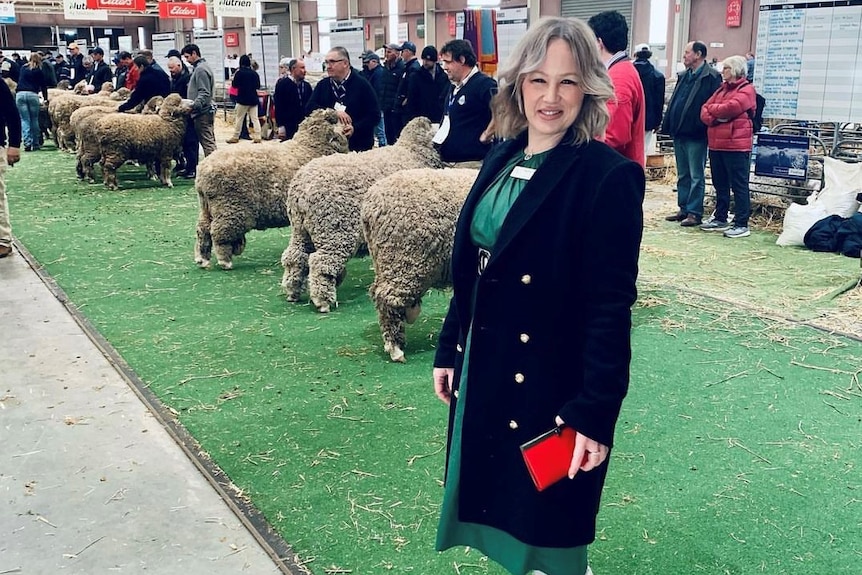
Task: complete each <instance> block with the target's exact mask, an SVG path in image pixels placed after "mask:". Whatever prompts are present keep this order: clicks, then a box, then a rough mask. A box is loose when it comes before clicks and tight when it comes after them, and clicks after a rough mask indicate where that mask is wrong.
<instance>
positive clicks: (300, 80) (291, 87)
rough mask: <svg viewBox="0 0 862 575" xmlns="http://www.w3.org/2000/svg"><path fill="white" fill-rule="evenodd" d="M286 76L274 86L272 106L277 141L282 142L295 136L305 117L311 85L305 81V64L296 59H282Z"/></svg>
mask: <svg viewBox="0 0 862 575" xmlns="http://www.w3.org/2000/svg"><path fill="white" fill-rule="evenodd" d="M281 63H282V64H283V65H284V68H285V70H287V74H286V75H285V76H284V77H282V78H280V79H279V80H278V82H276V84H275V94H274V95H273V100H272V101H273V105H274V106H275V123H276V125H277V126H278V139H279V140H281V141H282V142H283V141H285V140H289V139H291V138H292V137H293V135H294V134H296V130H297V129H298V128H299V124H300V123H301V122H302V121H303V120H304V119H305V117H306V116H307V114H306V112H305V108H306V106H308V101H309V100H310V99H311V92H312V90H311V84H309V83H308V82H306V81H305V62H303V61H302V60H299V59H296V58H284V59H282V61H281Z"/></svg>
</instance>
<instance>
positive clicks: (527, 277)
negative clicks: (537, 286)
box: [521, 274, 533, 285]
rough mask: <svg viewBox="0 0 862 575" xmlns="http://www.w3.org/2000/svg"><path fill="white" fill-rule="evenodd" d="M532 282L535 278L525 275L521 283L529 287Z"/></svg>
mask: <svg viewBox="0 0 862 575" xmlns="http://www.w3.org/2000/svg"><path fill="white" fill-rule="evenodd" d="M531 281H533V278H531V277H530V274H524V275H522V276H521V283H522V284H524V285H527V284H529V283H530V282H531Z"/></svg>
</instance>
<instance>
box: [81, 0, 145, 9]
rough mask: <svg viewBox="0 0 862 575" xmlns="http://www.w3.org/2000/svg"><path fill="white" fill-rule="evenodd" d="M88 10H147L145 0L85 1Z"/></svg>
mask: <svg viewBox="0 0 862 575" xmlns="http://www.w3.org/2000/svg"><path fill="white" fill-rule="evenodd" d="M87 8H89V9H90V10H123V11H134V12H143V11H144V10H146V9H147V1H146V0H87Z"/></svg>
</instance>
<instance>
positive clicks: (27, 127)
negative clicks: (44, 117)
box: [15, 53, 48, 152]
mask: <svg viewBox="0 0 862 575" xmlns="http://www.w3.org/2000/svg"><path fill="white" fill-rule="evenodd" d="M39 92H41V93H42V97H43V98H44V100H45V102H47V101H48V85H47V84H46V83H45V76H44V74H43V73H42V58H41V57H39V54H36V53H33V54H30V61H29V62H27V63H26V64H25V65H24V66H23V67H22V68H21V73H20V75H19V76H18V88H17V90H16V94H15V104H16V105H17V106H18V113H19V114H20V115H21V124H22V129H23V133H24V151H25V152H29V151H31V150H38V149H39V148H40V147H41V143H40V142H41V138H40V136H41V132H42V130H41V129H40V127H39V108H40V104H39Z"/></svg>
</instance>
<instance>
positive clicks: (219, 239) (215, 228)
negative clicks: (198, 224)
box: [209, 217, 245, 270]
mask: <svg viewBox="0 0 862 575" xmlns="http://www.w3.org/2000/svg"><path fill="white" fill-rule="evenodd" d="M236 224H237V222H236V221H235V220H225V219H224V218H222V217H217V218H214V219H213V220H212V221H211V222H210V225H209V230H210V234H211V235H212V248H213V251H214V252H215V255H216V261H218V265H219V267H221V268H222V269H225V270H229V269H233V256H238V255H239V254H240V253H242V251H243V249H244V248H245V234H244V233H241V232H242V231H243V230H237V229H236V228H235V227H234V226H236ZM238 234H239V235H238ZM240 246H241V247H240ZM237 248H240V249H239V250H238V251H237Z"/></svg>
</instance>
